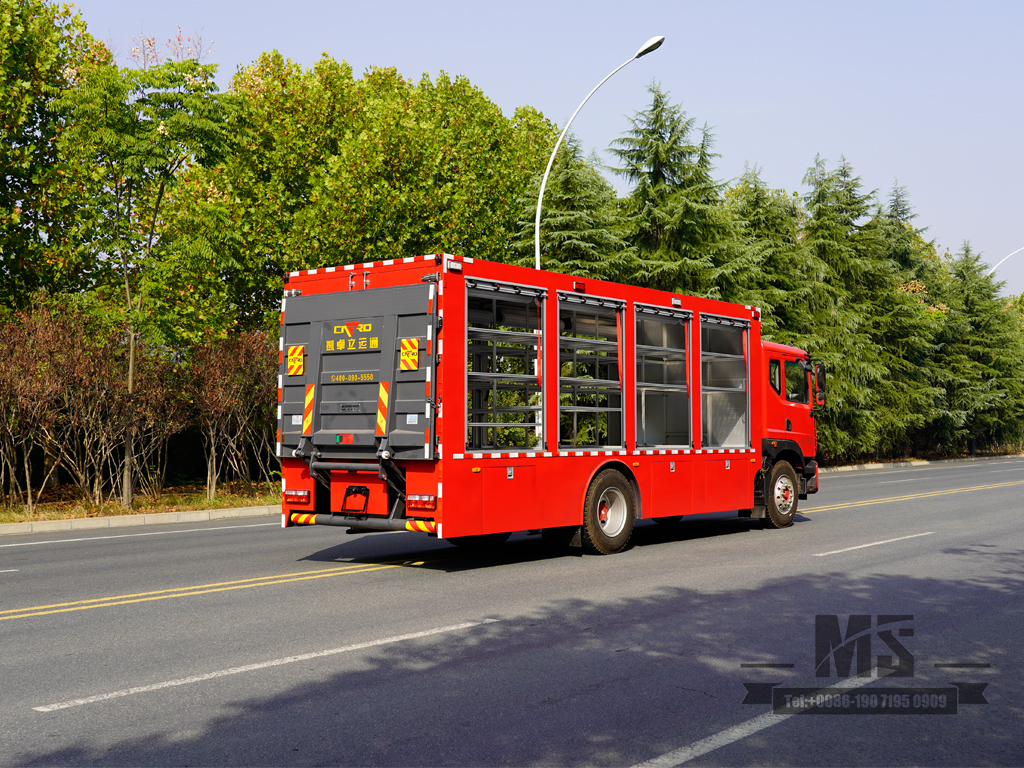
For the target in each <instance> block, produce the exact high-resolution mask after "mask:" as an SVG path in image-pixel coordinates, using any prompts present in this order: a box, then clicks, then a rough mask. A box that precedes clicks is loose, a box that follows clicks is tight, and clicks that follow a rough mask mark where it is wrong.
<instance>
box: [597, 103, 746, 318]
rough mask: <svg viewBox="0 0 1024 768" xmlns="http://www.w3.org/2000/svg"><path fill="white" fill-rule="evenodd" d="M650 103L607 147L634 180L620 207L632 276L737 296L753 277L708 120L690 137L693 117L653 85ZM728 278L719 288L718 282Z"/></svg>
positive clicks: (643, 281) (689, 289)
mask: <svg viewBox="0 0 1024 768" xmlns="http://www.w3.org/2000/svg"><path fill="white" fill-rule="evenodd" d="M648 91H649V92H650V94H651V103H650V105H649V106H648V107H647V109H646V110H644V111H642V112H639V113H637V114H636V115H635V116H634V117H633V118H631V119H630V126H631V127H630V130H629V131H628V132H627V133H626V135H625V136H623V137H622V138H620V139H616V140H615V141H614V142H613V147H612V149H611V152H612V154H614V155H615V156H616V157H617V158H618V159H619V161H620V162H621V163H622V167H621V168H616V169H613V170H614V171H615V172H616V173H618V174H620V175H621V176H623V177H625V178H626V180H627V181H629V182H631V183H632V184H634V185H635V187H634V189H633V191H632V192H631V193H630V195H629V198H628V200H627V201H626V204H625V206H624V217H625V222H624V237H625V239H626V240H627V241H628V242H629V243H630V245H632V246H634V247H635V248H636V251H635V255H634V256H633V258H631V259H630V261H629V264H628V268H627V269H628V272H629V274H630V281H631V282H636V283H639V284H642V285H647V286H649V287H652V288H659V289H662V290H672V291H678V292H682V293H691V294H696V295H701V296H708V297H712V298H726V299H735V298H738V297H739V296H740V295H741V294H742V293H743V290H744V288H746V287H747V286H748V285H753V284H754V282H755V280H754V279H752V277H751V275H750V273H751V272H756V263H754V264H752V263H750V262H749V261H745V260H744V259H743V257H745V256H749V254H748V253H746V252H745V251H744V250H743V249H742V240H741V238H740V233H739V227H738V225H737V222H736V221H735V219H734V218H733V216H732V215H731V212H730V210H729V209H728V208H727V207H726V206H725V205H723V200H722V194H721V192H722V188H721V185H719V184H717V183H715V182H714V181H713V179H712V177H711V174H712V171H713V168H712V160H713V158H714V157H715V155H714V153H713V152H712V149H713V146H714V140H713V136H712V135H711V131H710V129H709V128H708V127H707V126H705V127H704V128H703V129H702V131H701V138H700V140H699V141H698V142H696V143H694V136H693V133H694V131H693V126H694V122H695V121H694V118H690V117H687V116H686V113H685V112H684V111H683V109H682V107H680V106H678V105H675V104H672V103H670V101H669V94H668V93H667V92H665V91H663V90H662V89H661V88H660V87H659V86H658V85H657V84H656V83H652V84H651V85H649V86H648ZM720 280H721V281H722V283H723V284H725V286H726V289H725V290H724V291H723V289H722V286H721V285H720V284H719V281H720Z"/></svg>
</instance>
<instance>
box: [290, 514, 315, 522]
mask: <svg viewBox="0 0 1024 768" xmlns="http://www.w3.org/2000/svg"><path fill="white" fill-rule="evenodd" d="M291 521H292V523H294V524H295V525H315V524H316V515H315V514H313V513H308V514H307V513H305V512H292V514H291Z"/></svg>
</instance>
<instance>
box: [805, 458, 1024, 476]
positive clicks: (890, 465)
mask: <svg viewBox="0 0 1024 768" xmlns="http://www.w3.org/2000/svg"><path fill="white" fill-rule="evenodd" d="M1021 457H1024V453H1010V454H1006V455H1003V456H965V457H964V458H962V459H932V460H931V461H929V460H927V459H909V460H907V461H886V462H875V463H871V464H847V465H845V466H842V467H819V468H818V472H819V473H821V474H823V475H824V474H829V473H832V472H860V471H862V470H866V469H899V468H901V467H924V466H927V465H929V464H966V463H968V462H971V461H998V460H999V459H1019V458H1021Z"/></svg>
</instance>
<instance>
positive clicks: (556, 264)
mask: <svg viewBox="0 0 1024 768" xmlns="http://www.w3.org/2000/svg"><path fill="white" fill-rule="evenodd" d="M596 164H597V159H596V158H595V157H594V156H591V157H590V159H589V160H587V159H584V158H583V150H582V148H581V147H580V142H579V140H578V139H577V138H576V137H575V136H573V135H569V136H567V137H566V138H565V141H564V143H563V144H562V146H561V147H560V148H559V150H558V155H557V157H556V158H555V163H554V165H553V166H552V168H551V174H550V175H549V176H548V184H547V188H546V189H545V191H544V204H543V208H542V209H541V224H540V232H541V243H540V245H541V266H542V267H543V268H544V269H547V270H552V271H555V272H565V273H568V274H572V275H578V276H580V277H595V278H598V279H601V280H618V279H621V278H622V277H623V276H624V275H623V264H622V262H621V259H622V258H623V256H624V255H625V250H626V244H625V242H624V241H623V240H622V238H621V237H619V235H618V234H617V233H616V224H617V220H618V211H617V209H616V203H617V198H616V195H615V190H614V188H613V187H612V186H611V184H609V183H608V182H607V181H606V180H605V178H604V177H603V176H602V175H601V174H600V173H599V172H598V170H597V168H596V167H595V166H596ZM539 190H540V177H539V176H538V177H537V179H536V180H535V181H534V184H533V186H532V187H531V189H530V190H529V192H528V193H527V194H526V195H525V196H523V197H521V198H520V200H519V203H520V213H519V221H518V222H517V225H518V232H517V238H516V240H515V241H514V242H513V244H512V252H513V259H514V261H515V263H518V264H521V265H522V266H529V267H532V266H533V265H534V262H535V241H534V224H535V222H536V213H537V194H538V192H539Z"/></svg>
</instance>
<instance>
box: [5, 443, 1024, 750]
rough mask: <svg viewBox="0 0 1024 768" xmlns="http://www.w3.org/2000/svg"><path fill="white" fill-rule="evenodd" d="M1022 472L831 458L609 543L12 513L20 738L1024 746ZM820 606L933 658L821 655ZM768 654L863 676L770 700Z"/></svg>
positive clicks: (827, 680) (289, 744)
mask: <svg viewBox="0 0 1024 768" xmlns="http://www.w3.org/2000/svg"><path fill="white" fill-rule="evenodd" d="M1022 493H1024V460H1021V459H1016V458H1014V459H1005V460H998V461H987V462H977V463H971V464H946V465H933V466H926V467H920V468H913V469H898V470H877V471H865V472H855V473H846V474H836V475H827V476H823V477H822V492H821V493H819V494H818V495H817V496H816V497H812V498H811V499H810V500H809V501H807V502H804V503H803V505H802V507H801V514H799V515H798V517H797V522H796V523H795V525H794V526H793V527H791V528H789V529H787V530H783V531H773V530H766V529H763V528H762V527H761V524H760V522H759V521H749V520H739V519H736V518H733V517H730V516H728V515H720V516H711V517H705V518H700V519H696V518H695V519H689V520H686V521H684V522H683V523H681V524H679V525H677V526H660V525H655V524H654V523H652V522H650V521H646V522H641V523H639V524H638V526H637V529H636V532H635V534H634V539H633V545H632V547H631V548H630V549H629V550H628V551H626V552H623V553H621V554H618V555H614V556H611V557H593V556H579V555H575V554H559V555H551V554H549V553H547V552H545V551H544V550H543V549H542V547H541V545H540V542H539V540H538V537H528V536H526V535H523V534H520V535H517V536H515V537H513V539H512V540H511V541H510V542H509V543H508V544H507V545H506V546H505V547H504V548H502V549H501V550H500V551H499V552H497V553H496V554H493V555H491V556H487V557H481V556H469V555H466V554H465V553H463V552H461V551H459V550H457V549H455V548H454V547H451V546H450V545H448V544H447V543H445V542H443V541H441V542H439V541H437V540H434V539H429V538H427V537H426V536H424V535H422V534H413V533H398V534H364V535H346V534H344V533H343V532H341V531H340V530H337V529H330V528H299V529H289V530H286V531H285V530H281V529H280V528H279V527H277V524H276V523H269V522H268V521H267V520H266V519H259V518H250V519H247V520H238V521H232V522H230V523H227V522H225V521H216V522H211V523H202V524H181V525H172V526H152V527H150V526H147V528H146V530H145V531H139V530H138V529H134V530H129V531H126V532H123V533H122V532H120V531H117V532H108V531H103V532H99V531H97V532H91V531H90V532H88V533H85V532H79V533H75V532H69V533H66V534H49V535H47V534H32V535H19V536H8V537H3V539H0V649H2V653H0V765H3V766H44V765H103V766H129V765H131V766H135V765H160V766H165V765H166V766H169V765H258V766H271V765H379V766H414V765H415V766H419V765H437V766H476V765H480V766H492V765H494V766H497V765H598V766H605V765H607V766H633V765H637V764H641V763H645V762H647V763H648V765H649V766H650V767H651V768H654V766H666V767H667V766H670V765H676V764H681V763H685V764H687V765H858V766H859V765H897V764H899V765H903V764H917V765H925V766H932V765H934V766H958V765H1024V746H1022V745H1024V674H1022V673H1024V663H1022V658H1021V657H1022V654H1021V646H1022V640H1021V638H1022V637H1024V601H1022V596H1021V595H1022V577H1024V557H1022V555H1024V534H1022V532H1021V526H1020V521H1021V513H1022V509H1024V504H1022V502H1021V498H1022ZM882 542H884V543H882ZM819 615H820V616H836V617H838V618H837V619H836V620H835V621H837V622H838V624H837V626H839V627H840V630H841V631H842V632H844V633H845V632H846V631H847V621H848V617H849V616H850V615H857V616H867V617H869V618H868V619H867V620H868V622H869V623H870V630H869V631H867V632H865V633H862V635H861V636H862V637H864V636H866V637H869V638H870V640H869V642H870V643H871V649H870V655H869V656H868V657H867V658H868V659H869V660H870V661H871V664H872V666H876V665H877V664H879V663H881V664H882V665H883V667H884V665H885V663H886V660H885V659H884V658H883V659H882V660H881V662H879V661H878V658H877V657H879V656H895V657H896V660H897V661H899V660H900V656H899V653H895V654H894V653H893V651H891V650H889V647H888V646H887V644H886V642H885V638H884V637H883V634H884V630H885V629H887V628H889V629H892V630H894V631H893V632H892V634H891V635H890V636H889V637H890V638H895V639H896V642H897V643H898V644H900V645H902V647H903V648H905V649H906V654H909V655H912V656H913V677H901V678H895V677H884V676H883V677H881V678H879V677H870V678H858V677H856V676H853V677H841V678H840V677H836V670H835V667H834V666H833V662H838V663H840V664H841V663H842V661H843V658H842V656H843V652H842V650H841V649H840V650H839V651H837V652H834V653H833V654H830V655H828V656H827V658H826V664H828V665H830V666H829V667H828V670H827V671H826V674H827V675H828V676H827V677H824V678H820V677H815V667H816V655H815V642H816V619H815V617H816V616H819ZM879 617H881V618H879ZM893 617H903V618H898V620H895V621H893ZM907 617H912V618H907ZM886 620H888V621H889V622H890V623H889V624H886V625H883V626H877V625H878V622H879V621H886ZM823 621H824V622H825V624H827V623H828V622H829V621H830V620H828V619H825V620H823ZM857 621H861V622H863V621H864V620H863V619H855V620H854V624H855V625H856V622H857ZM899 630H903V632H902V633H900V632H899ZM907 630H909V631H910V632H911V633H912V634H908V633H907ZM862 645H863V640H862ZM852 648H853V646H851V647H850V650H852ZM901 663H902V662H901ZM856 664H857V661H856V660H854V666H853V671H854V672H855V670H856ZM949 664H955V665H964V664H970V665H974V666H967V667H964V666H957V667H948V666H936V665H949ZM744 665H745V666H744ZM750 665H760V666H750ZM764 665H788V666H781V667H780V666H771V667H765V666H764ZM986 665H987V666H986ZM903 668H904V669H907V667H906V666H904V667H903ZM759 683H760V684H770V683H775V684H777V685H778V695H780V696H782V695H785V694H786V691H787V690H788V689H797V688H804V689H810V690H811V691H816V690H821V689H823V688H826V687H828V686H833V688H832V689H830V690H831V692H845V693H847V694H849V695H850V696H852V697H853V698H852V699H849V703H847V704H846V706H845V707H843V708H842V712H841V713H839V710H838V708H837V709H834V710H832V711H826V712H824V713H822V712H817V713H813V712H812V713H805V714H799V715H786V714H776V713H774V712H773V710H772V707H771V705H770V704H768V703H763V702H765V701H767V699H766V698H765V696H770V690H769V689H770V686H766V685H762V686H761V687H758V686H757V685H756V684H759ZM953 683H972V684H975V685H974V687H973V688H971V687H970V686H962V687H961V688H960V689H959V694H958V689H957V688H956V687H955V686H953ZM982 683H984V684H986V686H985V687H984V690H983V691H982V692H981V693H980V694H979V693H978V691H979V689H980V688H981V686H980V685H978V684H982ZM920 689H928V690H924V691H922V690H920ZM751 690H752V691H754V693H752V694H751V698H753V699H755V700H756V701H761V702H762V703H743V702H744V699H745V697H747V695H748V691H751ZM758 691H760V693H756V692H758ZM766 691H768V693H767V694H766V693H765V692H766ZM901 691H905V692H906V696H907V700H908V701H909V700H910V699H911V698H912V696H913V695H917V696H921V695H924V696H925V697H926V698H925V699H924V700H923V701H925V702H930V703H931V704H935V703H936V702H938V696H939V695H944V696H945V697H946V698H945V702H946V708H947V709H950V708H953V707H955V709H956V712H955V714H954V713H952V712H950V713H946V714H938V713H935V711H931V712H930V713H917V714H914V713H911V712H910V711H909V710H911V709H913V706H912V704H913V702H911V706H909V707H903V705H902V695H901ZM894 693H895V694H896V697H895V698H893V694H894ZM789 694H790V695H796V693H795V692H793V691H789ZM860 694H865V696H864V698H863V699H860V698H858V695H860ZM872 694H873V695H874V696H875V709H874V710H871V711H873V712H874V713H873V714H868V713H867V712H866V711H865V708H867V709H870V707H871V699H870V696H871V695H872ZM958 696H959V698H958ZM886 697H889V698H886ZM979 698H980V699H981V701H984V702H985V703H980V702H979V703H970V702H971V701H978V699H979ZM822 700H823V701H826V700H825V699H822ZM827 701H830V702H831V701H835V702H836V703H837V704H839V703H841V699H833V698H832V697H831V694H830V697H829V698H828V699H827ZM858 701H862V702H863V708H861V709H860V710H859V711H857V708H856V707H855V706H854V705H855V703H856V702H858ZM780 703H781V700H780ZM883 704H887V706H883Z"/></svg>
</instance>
